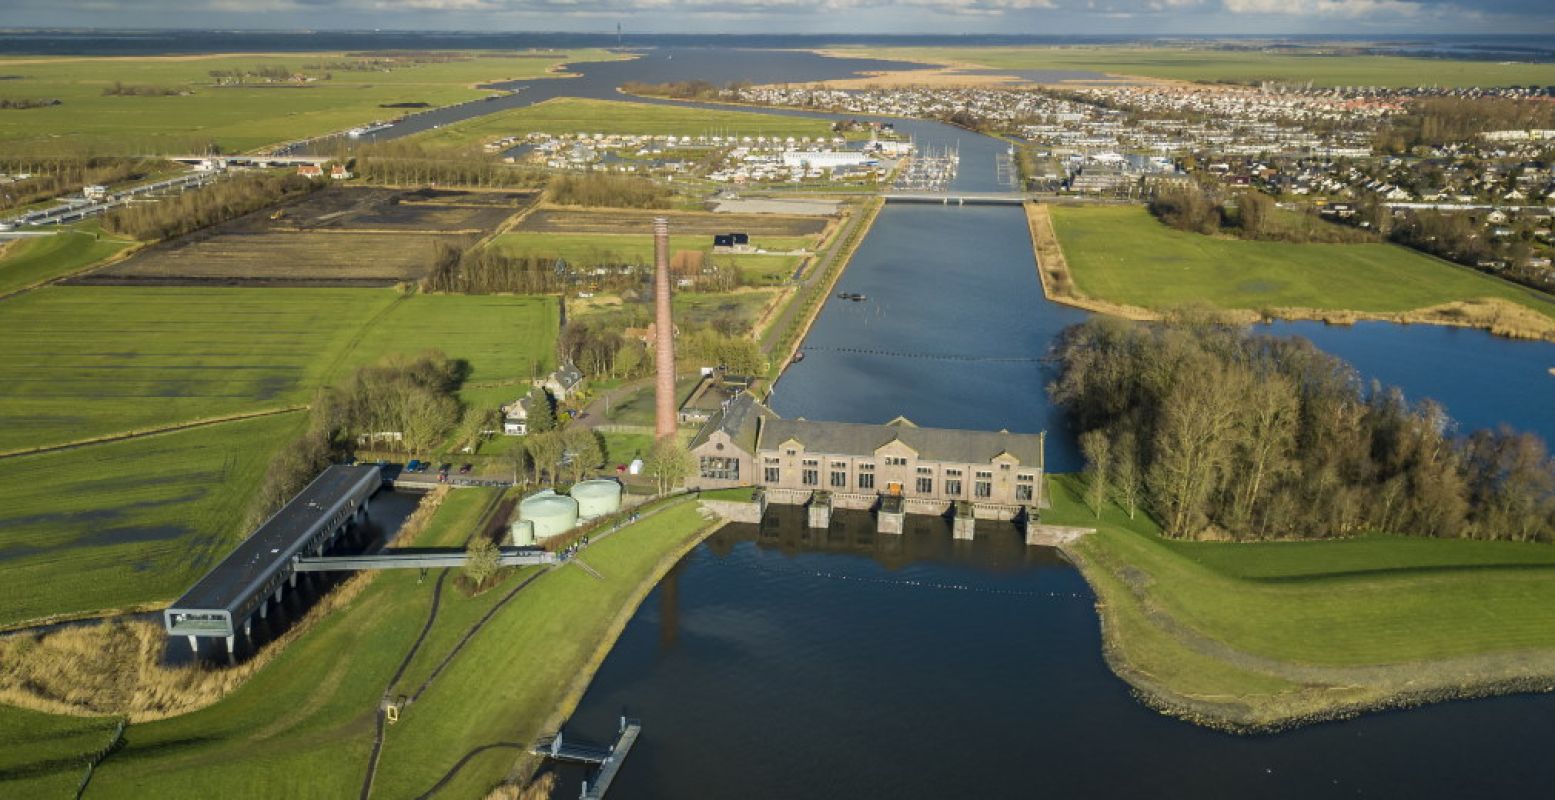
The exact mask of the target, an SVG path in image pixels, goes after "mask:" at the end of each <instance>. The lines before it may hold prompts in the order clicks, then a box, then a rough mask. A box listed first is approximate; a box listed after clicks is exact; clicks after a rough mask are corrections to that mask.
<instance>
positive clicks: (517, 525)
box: [508, 519, 535, 547]
mask: <svg viewBox="0 0 1555 800" xmlns="http://www.w3.org/2000/svg"><path fill="white" fill-rule="evenodd" d="M534 543H535V524H534V523H533V522H530V521H529V520H527V519H515V520H513V524H511V525H509V526H508V544H511V545H513V546H514V547H528V546H530V545H532V544H534Z"/></svg>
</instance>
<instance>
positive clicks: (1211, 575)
mask: <svg viewBox="0 0 1555 800" xmlns="http://www.w3.org/2000/svg"><path fill="white" fill-rule="evenodd" d="M1052 488H1053V497H1054V508H1053V509H1052V510H1051V511H1045V512H1043V520H1044V521H1045V522H1050V523H1055V524H1067V525H1081V526H1090V527H1099V528H1100V530H1099V532H1098V533H1096V534H1095V535H1092V536H1090V537H1087V538H1085V539H1083V540H1082V542H1081V543H1080V544H1079V545H1078V546H1077V548H1076V549H1077V551H1078V552H1079V553H1080V554H1081V555H1082V556H1083V557H1084V561H1085V562H1086V563H1085V565H1084V566H1083V567H1082V569H1083V570H1084V572H1085V575H1086V578H1087V579H1088V580H1089V581H1090V582H1091V584H1092V586H1093V588H1095V590H1096V591H1097V593H1098V595H1099V596H1100V597H1101V600H1102V602H1103V604H1104V606H1105V611H1104V613H1105V614H1107V615H1108V617H1109V622H1110V624H1111V625H1112V626H1113V633H1114V634H1115V636H1110V637H1109V644H1113V645H1115V646H1116V647H1117V649H1118V650H1119V651H1120V652H1121V654H1122V655H1123V656H1124V658H1125V659H1126V661H1127V663H1128V664H1129V665H1130V666H1131V667H1132V669H1134V670H1138V673H1139V674H1143V675H1145V676H1148V680H1151V681H1153V682H1155V683H1156V685H1158V686H1160V687H1164V688H1165V689H1166V691H1167V693H1169V694H1173V695H1176V696H1178V697H1181V698H1187V699H1189V700H1193V699H1199V700H1205V701H1207V702H1210V703H1212V704H1213V703H1218V702H1225V701H1226V699H1227V698H1234V700H1235V702H1236V703H1237V704H1245V705H1246V706H1247V707H1248V708H1250V709H1252V714H1253V716H1254V717H1255V718H1256V717H1263V718H1264V719H1265V720H1273V719H1280V718H1283V717H1287V716H1290V715H1295V714H1303V713H1315V712H1320V711H1322V710H1323V709H1325V708H1328V707H1331V706H1332V705H1334V704H1342V703H1351V702H1360V703H1365V702H1376V701H1377V700H1379V699H1382V698H1386V697H1388V696H1390V695H1392V694H1394V693H1397V692H1399V691H1403V690H1406V689H1408V688H1411V687H1418V686H1424V685H1431V684H1432V683H1433V682H1437V683H1440V682H1446V683H1447V684H1448V685H1451V686H1459V685H1467V684H1472V683H1473V682H1474V680H1475V679H1476V678H1483V676H1485V675H1493V674H1498V673H1497V672H1496V671H1497V670H1502V669H1514V670H1516V669H1527V667H1525V666H1520V665H1519V664H1517V663H1514V662H1513V661H1512V659H1514V658H1520V657H1521V656H1522V655H1523V654H1525V653H1526V652H1528V651H1535V650H1539V651H1545V652H1546V653H1548V652H1549V649H1550V648H1555V547H1552V546H1550V545H1547V544H1521V543H1511V542H1481V541H1466V540H1440V539H1423V538H1406V537H1398V536H1382V535H1372V536H1363V537H1359V538H1355V539H1347V540H1340V541H1314V542H1264V543H1207V542H1177V541H1168V540H1165V539H1162V538H1160V536H1159V533H1158V529H1157V528H1156V527H1155V525H1154V524H1153V523H1152V522H1151V521H1149V520H1148V519H1147V518H1146V517H1145V516H1144V515H1143V514H1141V515H1140V517H1139V518H1138V519H1136V520H1129V519H1128V518H1127V517H1126V516H1125V515H1124V514H1123V513H1122V511H1121V510H1119V509H1117V508H1116V507H1110V508H1108V509H1107V511H1106V513H1105V514H1104V515H1103V518H1102V519H1101V520H1100V523H1099V525H1098V521H1097V520H1096V518H1095V517H1094V516H1093V515H1092V513H1091V512H1090V510H1089V509H1087V508H1085V507H1084V504H1083V501H1081V499H1080V496H1079V491H1080V485H1079V482H1078V481H1077V480H1076V479H1074V478H1072V477H1070V476H1059V477H1057V478H1055V480H1054V481H1053V483H1052ZM1140 593H1142V596H1143V597H1144V598H1147V603H1148V607H1149V609H1151V612H1150V613H1147V612H1146V610H1145V606H1144V605H1142V604H1141V602H1140V597H1141V594H1140ZM1151 614H1154V615H1155V616H1152V615H1151ZM1162 615H1164V616H1165V617H1166V618H1169V619H1170V620H1171V621H1172V624H1174V625H1177V626H1182V628H1183V629H1186V631H1189V632H1191V636H1185V635H1184V633H1183V631H1182V630H1173V629H1171V628H1170V627H1169V626H1165V625H1163V624H1162V623H1161V617H1162ZM1200 637H1201V638H1200ZM1206 641H1207V642H1211V643H1213V645H1206V644H1205V642H1206ZM1215 648H1224V649H1223V650H1217V649H1215ZM1442 659H1454V660H1455V661H1453V662H1449V663H1447V664H1446V665H1444V666H1442V667H1441V668H1440V670H1438V669H1437V666H1436V665H1437V664H1441V663H1442V662H1441V660H1442ZM1545 661H1546V662H1551V661H1555V659H1550V658H1546V659H1545ZM1433 662H1434V663H1433ZM1313 668H1316V669H1317V670H1318V671H1317V672H1313V671H1312V669H1313ZM1513 674H1519V675H1526V674H1527V673H1525V672H1514V673H1513ZM1216 698H1218V699H1216Z"/></svg>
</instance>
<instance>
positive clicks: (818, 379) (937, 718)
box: [559, 54, 1555, 800]
mask: <svg viewBox="0 0 1555 800" xmlns="http://www.w3.org/2000/svg"><path fill="white" fill-rule="evenodd" d="M677 57H678V56H677ZM740 58H741V59H746V60H748V58H749V56H748V55H745V54H742V55H741V56H740ZM585 71H586V72H588V71H589V70H585ZM710 74H721V73H717V72H714V73H710ZM574 80H576V81H579V82H584V81H588V80H589V79H588V78H583V79H574ZM596 96H598V95H596ZM901 125H902V126H903V127H906V128H908V129H909V130H910V131H911V133H912V134H913V135H914V136H915V137H916V138H917V140H918V141H919V143H920V145H930V146H935V147H944V146H947V145H954V146H957V147H958V148H959V150H960V153H961V167H960V172H959V175H958V178H957V180H956V182H955V184H954V185H953V187H952V188H953V189H955V190H960V191H987V190H997V189H999V188H1002V187H1001V186H999V184H998V180H997V177H996V172H995V169H994V159H995V157H996V155H997V154H998V153H999V152H1000V151H1001V150H1002V149H1003V148H1004V145H1003V143H1001V142H997V141H995V140H991V139H987V138H984V137H980V136H976V135H973V134H969V133H967V132H965V131H961V130H959V129H955V128H951V127H948V126H944V125H938V124H935V123H925V122H903V123H901ZM839 289H841V290H845V291H850V292H859V293H862V294H865V295H866V296H867V297H868V300H867V301H866V302H863V303H852V302H848V301H841V300H836V299H830V300H828V301H827V302H828V305H827V306H826V307H825V309H824V310H823V312H822V314H821V316H820V317H819V319H818V320H817V322H816V324H815V326H814V327H813V328H812V330H811V331H810V333H809V335H808V337H807V338H806V340H805V343H804V345H803V349H804V350H805V353H806V358H805V360H804V361H803V362H801V363H799V364H797V365H795V366H793V367H791V368H790V369H789V370H788V372H787V373H785V375H784V377H783V378H782V379H781V380H780V381H779V382H778V384H777V387H776V391H775V393H774V395H773V397H772V404H773V407H774V408H775V409H776V410H777V411H778V412H779V413H781V414H784V415H790V416H805V417H808V418H812V419H838V420H852V421H871V422H880V421H885V420H888V419H890V418H892V417H894V416H897V415H898V414H901V415H905V416H907V417H909V418H911V419H913V420H914V421H916V422H918V423H919V424H923V425H936V426H964V427H971V428H983V429H998V428H1008V429H1010V430H1017V431H1035V430H1046V431H1048V432H1049V434H1050V435H1049V440H1048V442H1049V443H1048V466H1049V468H1050V469H1051V470H1054V471H1061V470H1069V469H1074V468H1076V467H1077V466H1078V464H1079V459H1078V456H1077V454H1076V451H1075V447H1074V443H1073V437H1072V435H1071V434H1070V433H1069V432H1068V431H1067V429H1066V428H1065V424H1064V420H1063V419H1062V417H1061V415H1059V414H1058V413H1057V412H1056V410H1055V409H1053V408H1052V407H1051V406H1050V404H1049V403H1048V402H1047V398H1046V393H1045V391H1044V386H1045V385H1046V383H1047V382H1048V381H1049V380H1051V377H1052V376H1051V374H1050V373H1049V372H1048V367H1047V366H1046V365H1045V364H1044V363H1042V361H1041V357H1042V356H1044V355H1045V354H1046V353H1047V352H1048V350H1049V348H1050V347H1051V345H1052V343H1053V341H1054V337H1055V336H1056V335H1057V333H1058V332H1059V331H1061V330H1062V329H1063V328H1064V327H1065V326H1067V325H1070V324H1073V323H1075V322H1078V321H1080V320H1083V319H1084V318H1085V316H1086V315H1085V314H1084V313H1082V312H1079V311H1076V310H1073V309H1069V308H1066V307H1062V306H1058V305H1055V304H1052V303H1049V302H1047V300H1046V299H1045V298H1044V297H1043V296H1042V292H1041V288H1040V286H1039V284H1038V281H1037V276H1036V269H1035V264H1034V263H1033V258H1032V253H1031V245H1030V240H1029V236H1028V233H1027V230H1026V224H1025V219H1024V216H1023V214H1022V213H1021V211H1020V210H1019V209H1017V208H1014V207H973V206H965V207H958V206H948V207H947V206H925V205H895V204H892V205H888V206H887V207H886V209H885V210H884V211H883V212H882V213H881V214H880V216H879V218H878V220H877V221H876V223H875V226H874V228H873V229H872V231H871V233H870V234H869V236H868V237H867V238H866V239H865V241H864V243H863V244H862V246H861V247H860V249H859V251H858V253H857V254H856V256H855V258H854V260H853V262H852V263H851V265H850V266H849V268H848V270H847V272H846V273H844V275H843V277H842V279H841V282H840V284H839ZM1270 330H1271V332H1273V333H1276V334H1280V335H1300V336H1306V337H1308V338H1310V339H1312V340H1313V341H1314V342H1315V343H1317V344H1318V345H1319V346H1320V347H1322V348H1323V349H1325V350H1328V351H1330V352H1333V353H1335V354H1337V355H1339V356H1341V357H1343V358H1345V359H1347V360H1349V361H1351V363H1353V364H1354V365H1355V366H1356V367H1357V369H1358V370H1359V371H1360V372H1361V374H1362V375H1363V376H1366V377H1367V378H1373V377H1374V378H1377V379H1379V380H1382V381H1384V382H1386V383H1390V384H1395V385H1398V386H1400V387H1402V388H1403V389H1404V391H1405V393H1406V394H1407V395H1408V396H1409V397H1410V398H1411V399H1420V398H1423V397H1433V398H1435V399H1437V400H1438V401H1440V402H1442V403H1443V404H1445V405H1446V406H1447V408H1448V409H1449V411H1450V412H1451V413H1453V414H1454V415H1455V417H1456V418H1457V419H1458V420H1460V421H1461V422H1462V424H1463V425H1464V427H1465V428H1474V427H1482V426H1486V425H1494V424H1500V423H1508V424H1512V425H1514V426H1517V427H1520V428H1523V429H1527V430H1533V431H1536V432H1538V433H1540V434H1542V435H1543V436H1544V437H1545V438H1546V439H1547V440H1555V377H1551V376H1550V375H1549V374H1548V373H1547V372H1546V370H1548V369H1549V368H1550V367H1552V366H1555V345H1549V344H1537V343H1525V342H1513V341H1508V340H1505V339H1498V338H1494V337H1491V336H1489V335H1488V334H1483V333H1480V332H1477V331H1467V330H1453V329H1446V328H1438V327H1432V326H1410V327H1405V326H1396V325H1387V324H1371V323H1366V324H1361V325H1356V326H1353V327H1327V326H1323V325H1321V324H1317V323H1281V324H1277V325H1274V326H1271V328H1270ZM910 519H911V530H909V531H908V532H907V534H906V535H904V536H902V537H900V538H897V537H881V536H878V535H876V534H875V533H874V532H873V523H872V520H871V518H870V517H869V516H868V515H847V514H844V515H840V516H839V519H838V521H837V522H836V523H834V525H833V527H832V528H831V529H830V530H827V531H812V530H809V529H807V528H806V527H804V522H803V519H802V518H801V517H800V516H798V515H795V514H791V513H781V512H780V513H775V514H773V515H771V516H770V517H769V518H768V519H767V520H766V521H765V522H764V523H763V524H762V525H760V526H755V525H732V526H729V527H726V528H725V529H724V530H722V531H720V532H719V533H718V534H716V535H715V536H714V537H713V538H712V539H710V540H709V541H708V542H707V543H706V544H704V545H702V546H700V547H698V548H697V549H696V550H694V551H693V552H692V553H691V554H690V555H688V556H687V557H686V558H685V559H684V560H683V561H682V562H681V563H680V564H679V565H677V566H676V568H675V569H674V570H673V572H672V573H671V574H670V576H669V577H668V578H666V579H665V581H664V582H663V583H661V585H660V586H659V587H658V588H657V589H655V590H654V592H653V593H652V594H651V595H650V596H649V598H648V599H647V601H646V602H645V603H644V604H643V606H642V608H641V609H639V611H638V612H637V614H636V615H635V616H634V617H633V618H632V620H631V622H630V623H629V624H628V626H627V628H626V630H625V632H624V634H623V635H622V637H621V639H620V641H619V642H618V643H617V645H616V646H615V648H614V649H613V650H612V651H611V653H610V655H609V657H608V658H607V659H606V660H605V662H604V664H603V665H602V667H601V669H600V671H599V673H598V675H597V676H596V677H595V679H594V682H593V683H592V684H591V686H590V688H589V691H588V692H587V694H586V695H585V697H584V698H583V700H582V702H581V704H580V706H579V708H578V711H577V713H576V715H575V716H574V718H573V720H572V723H571V725H570V727H569V732H571V733H574V734H575V735H582V736H585V737H594V738H596V739H599V740H605V739H608V738H609V735H610V733H611V731H612V730H613V728H614V721H615V719H616V717H617V716H618V715H619V714H621V713H622V712H623V711H624V712H626V713H629V714H631V715H633V716H636V717H639V718H641V719H642V720H643V721H644V724H645V735H644V738H643V739H642V740H641V741H640V743H639V744H638V746H637V748H636V749H634V750H633V752H632V756H631V758H630V759H629V760H628V761H627V763H626V765H625V768H624V769H623V771H622V773H621V775H620V776H619V778H618V780H617V783H616V784H615V786H614V787H613V788H612V790H611V796H612V797H618V798H683V797H744V798H748V800H761V799H764V798H794V797H807V798H832V797H836V798H843V797H893V798H943V797H966V796H981V797H1017V796H1020V797H1024V796H1051V797H1075V796H1090V797H1127V796H1143V795H1150V796H1168V797H1179V796H1196V797H1290V798H1298V797H1299V798H1306V797H1341V796H1342V797H1368V796H1369V797H1433V798H1434V797H1443V798H1445V797H1461V796H1465V795H1468V796H1489V795H1498V796H1524V795H1542V794H1544V793H1546V792H1547V791H1548V789H1549V787H1550V786H1552V785H1555V762H1552V761H1551V760H1550V759H1549V758H1548V757H1547V755H1546V752H1545V751H1546V747H1545V745H1544V744H1543V742H1546V741H1548V740H1549V739H1550V737H1552V736H1555V697H1552V696H1521V697H1503V698H1493V699H1487V700H1478V701H1472V702H1458V703H1449V704H1443V705H1438V706H1433V707H1428V708H1422V709H1415V710H1410V711H1399V712H1388V713H1380V714H1373V715H1368V716H1365V717H1362V718H1360V719H1356V720H1351V721H1346V722H1338V723H1327V724H1322V725H1317V726H1313V727H1309V728H1304V729H1300V730H1296V731H1292V732H1288V733H1283V734H1278V735H1271V736H1257V737H1240V736H1232V735H1227V734H1221V733H1216V732H1213V731H1209V730H1206V729H1203V728H1199V727H1196V726H1193V725H1190V724H1187V723H1183V722H1179V721H1176V720H1172V719H1168V718H1166V717H1163V716H1161V715H1159V714H1156V713H1155V712H1153V711H1151V710H1149V709H1147V708H1145V707H1144V706H1142V705H1140V704H1139V703H1138V702H1136V701H1135V700H1134V699H1133V697H1132V696H1131V695H1130V693H1129V691H1128V689H1127V687H1126V686H1125V685H1124V684H1123V682H1122V681H1120V680H1118V679H1117V678H1116V677H1115V676H1113V675H1112V673H1111V672H1110V671H1109V670H1108V669H1107V666H1106V664H1105V663H1104V662H1103V660H1102V656H1101V643H1100V635H1099V631H1098V624H1097V618H1096V613H1095V610H1094V607H1093V603H1094V597H1093V596H1092V594H1091V593H1090V590H1089V588H1088V587H1087V586H1086V584H1085V582H1084V580H1083V579H1082V578H1081V577H1080V575H1079V574H1078V572H1076V571H1075V570H1074V569H1073V568H1072V567H1070V566H1069V565H1068V564H1067V563H1065V562H1064V561H1063V560H1062V559H1060V558H1059V557H1058V556H1057V554H1056V553H1055V552H1053V551H1050V550H1045V549H1042V548H1027V547H1025V545H1024V544H1023V543H1022V542H1021V540H1020V538H1019V536H1018V535H1017V533H1016V532H1015V531H1014V530H1013V529H1012V528H1003V527H998V526H992V527H988V526H980V527H979V531H978V538H977V540H976V541H974V542H970V543H966V542H955V541H954V540H953V539H952V538H951V534H950V531H949V529H948V527H947V526H946V524H945V523H944V522H943V521H941V520H937V519H927V518H910ZM564 777H565V778H566V782H565V783H564V784H563V786H562V787H561V788H560V790H559V791H560V792H561V795H559V796H570V793H571V792H572V791H575V790H576V788H575V787H576V783H575V779H577V778H579V777H580V775H579V774H576V773H573V772H567V773H564Z"/></svg>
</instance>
